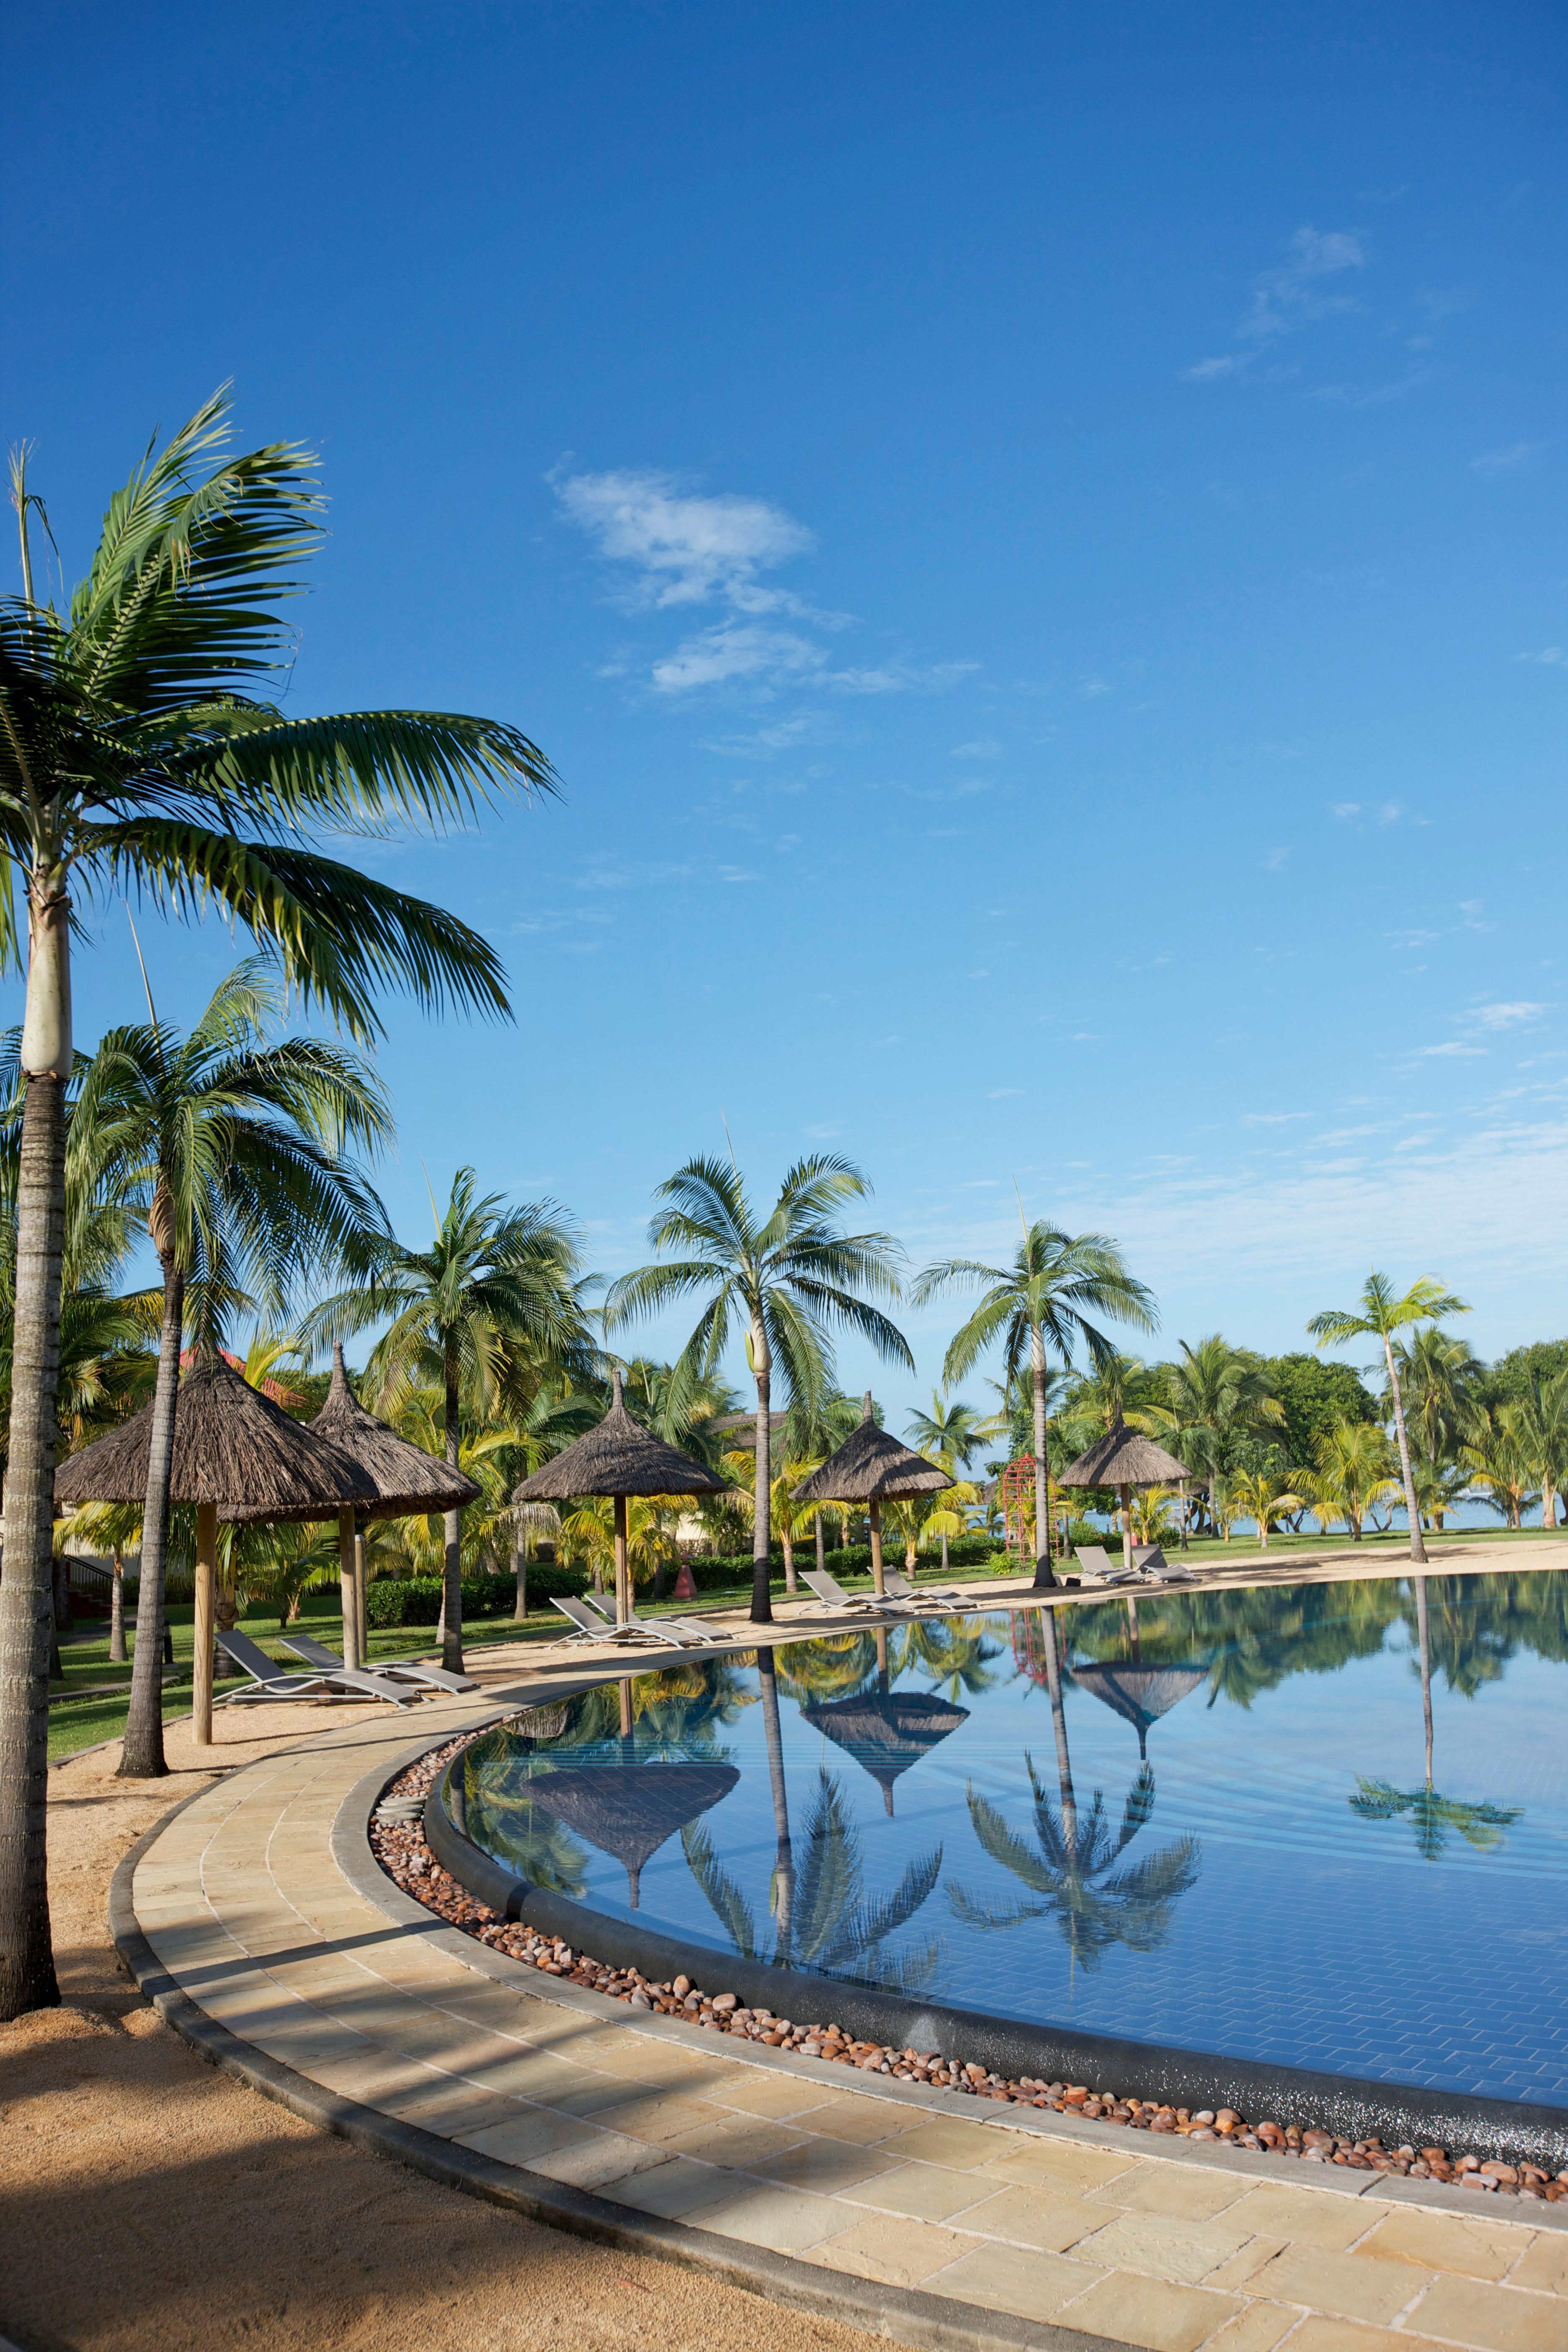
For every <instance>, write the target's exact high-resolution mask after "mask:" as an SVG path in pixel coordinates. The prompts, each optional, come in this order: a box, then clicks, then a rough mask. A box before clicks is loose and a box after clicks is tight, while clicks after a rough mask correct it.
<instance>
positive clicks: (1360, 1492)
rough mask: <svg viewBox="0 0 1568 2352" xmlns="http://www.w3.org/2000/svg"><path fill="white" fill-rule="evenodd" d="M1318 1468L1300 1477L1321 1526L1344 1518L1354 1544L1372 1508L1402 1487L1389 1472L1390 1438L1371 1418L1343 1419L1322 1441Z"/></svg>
mask: <svg viewBox="0 0 1568 2352" xmlns="http://www.w3.org/2000/svg"><path fill="white" fill-rule="evenodd" d="M1317 1454H1318V1460H1317V1467H1316V1469H1315V1470H1312V1471H1310V1473H1308V1474H1307V1475H1305V1476H1304V1477H1303V1478H1302V1479H1301V1480H1300V1485H1301V1486H1302V1487H1303V1489H1304V1491H1305V1494H1306V1496H1307V1500H1308V1501H1309V1503H1310V1506H1311V1507H1312V1509H1313V1511H1314V1512H1315V1513H1316V1514H1317V1517H1318V1522H1319V1525H1320V1526H1321V1528H1323V1531H1324V1533H1325V1534H1326V1533H1327V1532H1328V1524H1329V1521H1330V1519H1331V1518H1342V1519H1343V1520H1344V1522H1345V1525H1346V1527H1347V1528H1349V1529H1350V1533H1351V1540H1352V1543H1360V1542H1361V1540H1362V1527H1363V1521H1364V1520H1365V1518H1366V1515H1367V1513H1368V1511H1370V1510H1372V1509H1373V1508H1375V1507H1376V1505H1377V1504H1378V1503H1380V1502H1382V1501H1384V1499H1386V1498H1389V1497H1393V1496H1397V1494H1398V1492H1399V1489H1398V1487H1397V1486H1395V1485H1394V1481H1393V1479H1392V1478H1391V1477H1390V1476H1389V1475H1388V1472H1389V1467H1390V1465H1389V1458H1388V1440H1387V1438H1386V1437H1385V1436H1384V1433H1383V1431H1382V1430H1381V1429H1379V1427H1378V1426H1377V1424H1376V1423H1375V1422H1371V1421H1339V1422H1336V1423H1334V1425H1333V1427H1332V1428H1331V1430H1328V1431H1326V1432H1325V1433H1324V1434H1323V1436H1321V1438H1320V1439H1319V1440H1318V1447H1317Z"/></svg>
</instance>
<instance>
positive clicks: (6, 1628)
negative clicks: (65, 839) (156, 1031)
mask: <svg viewBox="0 0 1568 2352" xmlns="http://www.w3.org/2000/svg"><path fill="white" fill-rule="evenodd" d="M32 998H33V972H32V970H31V969H29V972H28V987H27V999H28V1010H29V1013H31V1009H32ZM66 1020H67V1043H66V1047H65V1052H64V1055H63V1056H57V1057H56V1058H57V1059H60V1058H63V1060H64V1063H65V1068H66V1070H67V1071H69V1068H70V1048H69V1025H68V1024H69V999H68V998H67V1011H66ZM24 1045H26V1040H24ZM29 1058H30V1057H29V1056H27V1055H26V1054H25V1055H24V1065H25V1066H26V1061H27V1060H28V1059H29ZM26 1087H27V1092H26V1101H25V1104H24V1107H23V1111H22V1144H21V1166H20V1173H19V1181H18V1189H17V1200H16V1314H15V1322H14V1327H13V1337H12V1373H11V1380H12V1386H11V1436H10V1455H9V1459H8V1462H7V1465H6V1473H5V1576H4V1578H3V1579H0V2023H6V2024H8V2023H9V2022H10V2021H11V2019H12V2018H14V2017H20V2016H22V2015H23V2014H24V2012H25V2011H27V2010H30V2009H52V2008H53V2007H54V2006H55V2004H56V2003H57V2002H58V2000H59V1997H60V1992H59V1986H58V1983H57V1982H56V1979H55V1963H54V1954H53V1950H52V1948H51V1944H50V1937H49V1894H48V1882H47V1876H46V1873H45V1860H44V1819H45V1790H46V1788H47V1783H48V1746H49V1638H50V1634H51V1632H52V1630H53V1624H54V1606H53V1595H52V1590H51V1580H52V1575H53V1557H52V1538H53V1531H54V1495H55V1447H56V1445H57V1444H58V1424H57V1423H56V1418H55V1402H56V1395H57V1391H58V1382H59V1356H60V1257H61V1253H62V1249H63V1246H64V1235H65V1157H66V1111H65V1087H66V1082H65V1078H64V1077H63V1076H56V1075H55V1074H54V1073H52V1072H49V1071H45V1070H38V1071H37V1072H36V1073H34V1074H31V1075H29V1076H28V1078H27V1081H26Z"/></svg>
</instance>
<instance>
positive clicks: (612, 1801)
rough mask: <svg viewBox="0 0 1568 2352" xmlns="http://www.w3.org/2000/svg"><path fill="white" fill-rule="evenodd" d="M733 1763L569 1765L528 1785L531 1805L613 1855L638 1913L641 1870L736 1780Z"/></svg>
mask: <svg viewBox="0 0 1568 2352" xmlns="http://www.w3.org/2000/svg"><path fill="white" fill-rule="evenodd" d="M740 1777H741V1775H740V1773H739V1772H738V1771H737V1770H736V1769H735V1767H734V1765H733V1764H573V1765H567V1766H565V1767H564V1768H563V1769H562V1770H561V1771H559V1772H541V1773H540V1774H539V1775H538V1776H537V1778H535V1779H534V1780H531V1781H530V1782H529V1784H528V1796H529V1800H530V1801H531V1803H533V1804H535V1805H538V1806H539V1807H540V1808H541V1810H542V1811H544V1812H547V1813H551V1814H552V1815H553V1816H554V1818H555V1819H556V1820H557V1821H558V1822H564V1823H565V1824H566V1827H567V1828H568V1829H570V1830H574V1831H575V1832H576V1834H577V1835H578V1836H579V1837H581V1838H586V1839H587V1841H588V1843H589V1844H590V1845H596V1846H597V1847H598V1849H599V1852H600V1853H609V1854H613V1855H614V1856H615V1858H616V1861H617V1862H618V1863H620V1864H622V1865H623V1866H624V1868H625V1870H626V1895H627V1900H628V1901H629V1902H630V1905H631V1907H632V1909H633V1910H634V1911H635V1910H636V1909H637V1900H638V1895H639V1893H640V1885H639V1881H640V1879H641V1875H642V1868H643V1864H645V1863H646V1862H647V1860H648V1859H649V1857H650V1856H651V1855H653V1854H655V1853H658V1849H659V1847H660V1846H661V1845H663V1844H664V1843H665V1841H666V1839H667V1838H672V1837H674V1836H675V1834H676V1832H678V1831H679V1830H683V1829H684V1828H686V1826H687V1824H688V1823H689V1822H694V1821H697V1820H698V1819H700V1816H701V1815H702V1814H703V1813H705V1812H707V1811H709V1809H710V1807H711V1806H713V1805H716V1804H718V1802H719V1801H720V1800H721V1798H723V1797H727V1796H728V1795H729V1793H730V1791H731V1789H732V1788H733V1787H734V1786H735V1784H736V1782H737V1781H738V1780H740Z"/></svg>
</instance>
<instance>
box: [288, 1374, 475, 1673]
mask: <svg viewBox="0 0 1568 2352" xmlns="http://www.w3.org/2000/svg"><path fill="white" fill-rule="evenodd" d="M306 1425H307V1427H309V1428H310V1429H313V1430H314V1431H315V1432H316V1433H317V1434H318V1436H321V1437H324V1438H325V1439H326V1440H327V1442H328V1444H330V1445H331V1446H333V1447H334V1448H335V1449H336V1451H337V1452H338V1453H340V1454H347V1455H348V1457H349V1459H350V1461H351V1462H357V1463H358V1465H359V1466H360V1468H361V1469H362V1470H363V1472H364V1474H365V1475H366V1476H367V1477H368V1478H369V1479H370V1481H371V1483H372V1485H373V1486H374V1489H375V1495H376V1499H375V1501H374V1503H369V1504H365V1503H357V1504H353V1505H350V1504H345V1505H344V1507H343V1508H342V1510H341V1511H340V1512H339V1513H338V1577H339V1583H340V1587H341V1590H342V1600H343V1664H345V1665H347V1666H362V1665H363V1664H364V1659H365V1652H366V1649H367V1647H368V1645H369V1627H368V1625H367V1624H366V1622H365V1598H364V1537H363V1526H364V1522H365V1520H366V1519H403V1518H407V1517H410V1515H411V1514H413V1513H415V1512H423V1511H460V1510H461V1509H462V1507H463V1506H464V1504H465V1503H475V1502H478V1500H479V1488H478V1487H477V1486H475V1484H474V1482H473V1480H472V1479H471V1478H469V1477H468V1476H466V1475H465V1474H464V1473H463V1472H462V1471H461V1470H454V1469H453V1468H452V1466H451V1465H450V1463H447V1462H442V1461H438V1460H437V1456H436V1455H435V1454H426V1452H425V1450H424V1448H423V1447H422V1446H418V1445H411V1444H409V1443H408V1440H407V1439H406V1438H405V1437H399V1436H398V1434H397V1432H396V1431H395V1429H388V1427H387V1425H386V1423H385V1422H384V1421H377V1419H376V1418H375V1415H374V1413H371V1412H366V1411H365V1409H364V1407H363V1405H362V1404H361V1403H360V1402H359V1400H358V1398H357V1397H356V1396H355V1395H354V1392H353V1389H351V1388H350V1386H349V1376H348V1374H347V1372H346V1371H345V1370H344V1369H343V1350H342V1341H341V1340H338V1339H334V1340H333V1342H332V1378H331V1386H330V1387H329V1389H328V1391H327V1401H326V1402H325V1404H323V1405H322V1407H321V1411H320V1412H319V1413H317V1415H316V1417H315V1419H314V1420H313V1421H311V1422H310V1423H307V1424H306Z"/></svg>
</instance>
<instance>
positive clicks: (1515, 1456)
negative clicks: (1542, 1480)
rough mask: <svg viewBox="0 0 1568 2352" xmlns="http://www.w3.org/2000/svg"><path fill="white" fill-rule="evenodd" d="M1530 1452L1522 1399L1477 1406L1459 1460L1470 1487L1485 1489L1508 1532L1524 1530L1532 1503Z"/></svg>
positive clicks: (1514, 1398)
mask: <svg viewBox="0 0 1568 2352" xmlns="http://www.w3.org/2000/svg"><path fill="white" fill-rule="evenodd" d="M1531 1451H1532V1449H1531V1445H1530V1444H1529V1442H1528V1439H1527V1436H1526V1424H1525V1411H1524V1400H1523V1399H1522V1398H1521V1397H1504V1399H1503V1400H1502V1402H1501V1403H1500V1404H1497V1405H1478V1406H1477V1408H1476V1410H1475V1412H1474V1413H1473V1414H1472V1415H1471V1417H1470V1424H1469V1435H1468V1439H1467V1441H1466V1443H1465V1444H1463V1445H1462V1446H1461V1447H1460V1448H1459V1459H1460V1460H1461V1462H1462V1463H1463V1464H1464V1465H1465V1468H1466V1470H1467V1472H1468V1477H1469V1483H1470V1485H1471V1486H1481V1487H1484V1488H1485V1489H1486V1491H1487V1494H1488V1496H1489V1499H1490V1502H1491V1507H1492V1508H1493V1510H1494V1511H1496V1512H1498V1513H1499V1515H1500V1517H1503V1518H1506V1519H1507V1521H1508V1523H1509V1526H1510V1528H1520V1527H1522V1526H1523V1524H1524V1514H1525V1512H1526V1511H1527V1510H1528V1509H1529V1507H1530V1505H1531V1502H1532V1501H1533V1500H1534V1499H1535V1498H1534V1496H1533V1495H1532V1493H1531V1477H1532V1475H1534V1468H1535V1465H1534V1463H1533V1462H1532V1460H1531Z"/></svg>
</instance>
